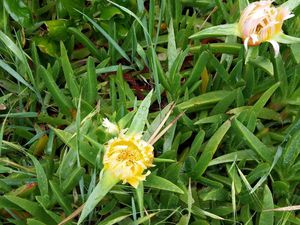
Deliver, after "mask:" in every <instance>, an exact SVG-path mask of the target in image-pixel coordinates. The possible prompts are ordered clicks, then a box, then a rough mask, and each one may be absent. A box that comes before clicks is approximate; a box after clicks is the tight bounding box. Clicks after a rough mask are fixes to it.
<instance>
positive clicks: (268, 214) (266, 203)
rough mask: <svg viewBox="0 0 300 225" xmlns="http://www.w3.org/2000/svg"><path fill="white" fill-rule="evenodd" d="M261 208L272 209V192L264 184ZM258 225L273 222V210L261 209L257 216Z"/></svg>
mask: <svg viewBox="0 0 300 225" xmlns="http://www.w3.org/2000/svg"><path fill="white" fill-rule="evenodd" d="M262 206H263V209H264V210H268V209H273V208H274V203H273V197H272V192H271V191H270V189H269V187H268V186H267V185H266V186H265V188H264V196H263V205H262ZM258 224H259V225H269V224H274V212H273V211H263V212H261V214H260V217H259V223H258Z"/></svg>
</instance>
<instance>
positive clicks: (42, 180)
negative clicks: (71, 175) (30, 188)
mask: <svg viewBox="0 0 300 225" xmlns="http://www.w3.org/2000/svg"><path fill="white" fill-rule="evenodd" d="M27 155H28V156H29V157H30V159H31V160H32V162H33V164H34V167H35V172H36V176H37V180H38V187H39V189H40V192H41V195H42V196H45V195H49V193H48V178H47V176H46V173H45V171H44V168H43V167H42V165H41V163H40V162H39V161H38V160H37V159H36V158H35V157H34V156H33V155H31V154H29V153H28V154H27Z"/></svg>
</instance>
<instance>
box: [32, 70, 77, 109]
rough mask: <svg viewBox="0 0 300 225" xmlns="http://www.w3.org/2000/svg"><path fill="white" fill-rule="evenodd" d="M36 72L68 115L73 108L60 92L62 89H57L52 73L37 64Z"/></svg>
mask: <svg viewBox="0 0 300 225" xmlns="http://www.w3.org/2000/svg"><path fill="white" fill-rule="evenodd" d="M38 73H39V74H40V76H41V78H42V79H43V80H44V82H45V84H46V87H47V89H48V90H49V92H50V93H51V95H52V97H53V99H54V101H55V102H56V104H57V105H58V106H59V108H60V109H61V110H62V111H63V112H64V113H65V114H67V115H69V114H70V113H71V110H72V108H73V106H72V103H71V102H70V100H69V99H68V98H67V97H66V96H65V95H64V94H63V93H62V90H60V89H59V87H58V86H57V84H56V83H55V81H54V79H53V77H52V75H51V74H50V73H49V72H48V71H47V70H46V69H45V68H44V67H43V66H39V68H38Z"/></svg>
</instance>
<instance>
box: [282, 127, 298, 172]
mask: <svg viewBox="0 0 300 225" xmlns="http://www.w3.org/2000/svg"><path fill="white" fill-rule="evenodd" d="M299 154H300V131H298V132H296V133H295V134H294V135H293V136H292V138H291V139H290V140H289V142H288V144H287V145H286V147H285V149H284V154H283V162H282V163H283V165H284V166H285V167H289V166H292V165H293V164H294V163H295V161H296V159H297V158H298V155H299Z"/></svg>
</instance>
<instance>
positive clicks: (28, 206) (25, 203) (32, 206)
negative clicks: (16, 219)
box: [4, 195, 56, 224]
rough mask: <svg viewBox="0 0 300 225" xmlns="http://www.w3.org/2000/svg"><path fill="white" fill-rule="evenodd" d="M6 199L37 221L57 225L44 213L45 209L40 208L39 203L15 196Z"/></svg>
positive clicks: (8, 196) (6, 196)
mask: <svg viewBox="0 0 300 225" xmlns="http://www.w3.org/2000/svg"><path fill="white" fill-rule="evenodd" d="M4 197H5V198H6V199H7V200H9V201H10V202H12V203H14V204H16V205H17V206H19V207H21V208H22V209H23V210H25V211H26V212H28V213H30V214H31V215H33V216H34V217H35V218H36V219H38V220H40V221H42V222H44V223H46V224H49V223H52V224H56V223H55V221H54V220H53V219H52V218H51V217H50V216H49V215H48V214H47V213H46V212H45V211H44V209H43V208H42V207H41V206H39V204H38V203H36V202H33V201H29V200H27V199H23V198H20V197H17V196H13V195H5V196H4Z"/></svg>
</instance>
